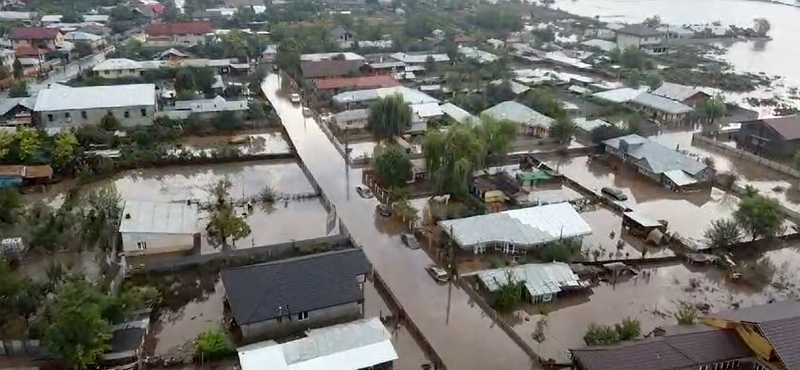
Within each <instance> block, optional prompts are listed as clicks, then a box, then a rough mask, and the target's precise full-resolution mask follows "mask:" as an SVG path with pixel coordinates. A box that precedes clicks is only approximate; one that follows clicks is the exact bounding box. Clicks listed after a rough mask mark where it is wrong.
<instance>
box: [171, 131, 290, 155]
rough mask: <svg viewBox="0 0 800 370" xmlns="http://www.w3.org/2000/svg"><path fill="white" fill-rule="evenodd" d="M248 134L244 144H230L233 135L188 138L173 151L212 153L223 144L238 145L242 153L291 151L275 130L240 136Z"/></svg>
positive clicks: (256, 153)
mask: <svg viewBox="0 0 800 370" xmlns="http://www.w3.org/2000/svg"><path fill="white" fill-rule="evenodd" d="M245 135H246V136H247V139H246V141H245V142H244V143H242V144H230V143H229V142H228V141H229V140H230V139H231V138H232V136H201V137H191V138H187V139H186V140H184V141H183V142H182V143H181V147H180V148H176V149H173V150H172V152H180V151H182V150H189V151H191V152H193V153H199V152H201V151H206V152H207V153H212V152H213V151H214V150H216V149H217V148H220V147H223V146H230V147H236V148H238V149H239V151H240V152H241V153H242V155H260V154H285V153H291V150H290V149H289V143H288V142H286V139H284V138H283V136H281V133H280V132H276V131H275V130H268V131H263V130H262V131H252V132H245V133H243V134H240V135H236V137H239V136H245Z"/></svg>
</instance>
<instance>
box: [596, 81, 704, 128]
mask: <svg viewBox="0 0 800 370" xmlns="http://www.w3.org/2000/svg"><path fill="white" fill-rule="evenodd" d="M647 90H648V88H647V87H641V88H639V89H632V88H629V87H624V88H621V89H614V90H607V91H602V92H597V93H594V94H593V95H592V97H593V98H596V99H600V100H604V101H607V102H610V103H617V104H627V105H629V106H630V107H632V108H634V109H636V110H638V111H639V112H641V113H642V114H643V115H645V116H647V118H649V119H651V120H654V121H656V122H659V123H664V124H667V123H669V124H677V123H688V122H690V121H691V120H692V113H693V112H694V108H692V107H690V106H688V105H686V104H683V103H682V102H680V101H678V100H672V99H670V98H666V97H664V96H661V95H655V94H652V93H649V92H647Z"/></svg>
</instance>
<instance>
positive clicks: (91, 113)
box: [37, 105, 156, 127]
mask: <svg viewBox="0 0 800 370" xmlns="http://www.w3.org/2000/svg"><path fill="white" fill-rule="evenodd" d="M142 109H144V113H145V114H144V115H142V112H141V110H142ZM155 110H156V107H155V105H145V106H133V107H120V108H111V109H108V108H98V109H86V110H67V111H40V112H37V113H38V114H39V115H40V116H39V118H40V121H39V122H43V123H44V124H45V125H46V126H47V127H80V126H86V125H97V124H100V121H101V120H102V119H103V117H105V115H106V114H108V113H109V112H111V114H113V115H114V117H116V118H117V120H118V121H119V123H120V124H121V125H122V126H125V127H131V126H140V125H151V124H153V117H154V115H155ZM126 112H127V113H128V117H127V118H126V117H125V113H126ZM83 113H85V118H84V115H83ZM51 118H52V119H51Z"/></svg>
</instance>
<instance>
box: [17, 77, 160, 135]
mask: <svg viewBox="0 0 800 370" xmlns="http://www.w3.org/2000/svg"><path fill="white" fill-rule="evenodd" d="M33 110H34V112H35V114H37V115H39V118H40V120H39V122H42V123H43V124H44V125H45V126H47V127H79V126H84V125H96V124H99V123H100V121H101V120H102V119H103V117H105V116H106V115H108V114H111V115H113V116H114V117H115V118H116V119H117V121H119V123H120V124H121V125H122V126H128V127H129V126H136V125H150V124H152V123H153V118H154V115H155V110H156V86H155V85H154V84H133V85H112V86H89V87H74V88H59V89H44V90H41V91H39V94H38V95H37V96H36V105H35V106H34V109H33Z"/></svg>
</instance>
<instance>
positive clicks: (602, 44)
mask: <svg viewBox="0 0 800 370" xmlns="http://www.w3.org/2000/svg"><path fill="white" fill-rule="evenodd" d="M581 45H585V46H589V47H593V48H598V49H600V50H603V51H606V52H608V51H611V50H614V49H615V48H616V47H617V44H616V43H614V42H612V41H608V40H600V39H592V40H586V41H584V42H582V43H581Z"/></svg>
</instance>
